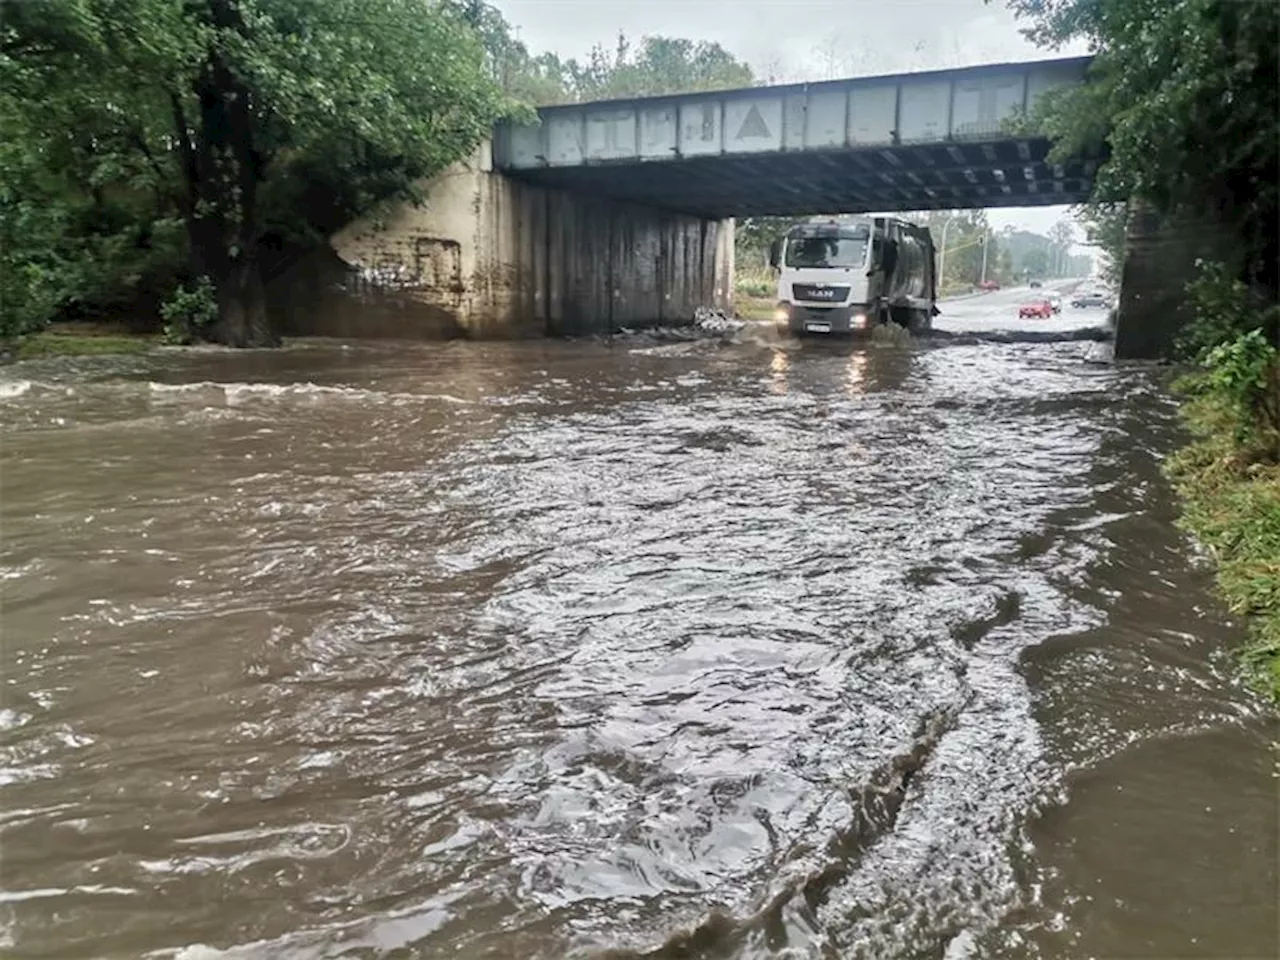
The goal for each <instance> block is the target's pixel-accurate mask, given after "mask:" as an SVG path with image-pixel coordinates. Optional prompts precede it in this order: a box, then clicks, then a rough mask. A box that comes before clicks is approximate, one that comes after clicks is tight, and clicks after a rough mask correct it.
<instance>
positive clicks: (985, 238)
mask: <svg viewBox="0 0 1280 960" xmlns="http://www.w3.org/2000/svg"><path fill="white" fill-rule="evenodd" d="M990 241H991V229H990V228H989V227H988V228H987V229H986V231H985V232H984V233H983V234H982V280H981V281H980V282H981V283H986V282H987V245H988V244H989V243H990Z"/></svg>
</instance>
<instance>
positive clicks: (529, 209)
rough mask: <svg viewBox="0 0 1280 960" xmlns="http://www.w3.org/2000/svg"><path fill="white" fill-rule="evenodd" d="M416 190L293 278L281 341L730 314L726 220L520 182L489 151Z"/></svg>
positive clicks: (567, 329)
mask: <svg viewBox="0 0 1280 960" xmlns="http://www.w3.org/2000/svg"><path fill="white" fill-rule="evenodd" d="M424 195H425V198H426V199H425V202H424V203H423V204H422V205H421V206H413V205H411V204H400V205H398V206H396V207H395V208H394V209H392V210H390V211H389V212H388V213H387V214H386V215H385V219H383V220H382V221H380V222H379V221H378V220H376V219H374V218H372V217H370V218H366V219H364V220H360V221H357V222H355V223H352V224H350V225H349V226H348V227H346V228H345V229H343V230H342V231H340V232H339V233H338V234H336V235H335V236H334V237H333V238H332V239H331V241H330V246H331V247H332V250H333V252H334V254H335V255H336V257H334V258H330V259H331V262H330V263H329V264H328V265H326V266H324V267H323V268H320V269H318V270H317V268H316V267H315V266H314V265H313V266H312V267H311V268H310V269H309V270H308V271H304V272H303V273H302V274H301V275H300V276H299V277H295V278H294V279H293V282H292V284H291V286H292V288H293V289H292V291H291V293H290V295H289V297H290V300H291V301H292V305H291V309H290V310H289V311H288V312H289V314H290V322H289V323H288V329H287V332H288V333H290V334H293V335H312V336H344V337H399V338H431V337H439V336H450V335H452V336H472V337H493V338H511V337H535V336H546V335H550V336H582V335H592V334H605V333H609V332H610V331H611V330H615V329H617V328H618V327H622V326H644V325H652V324H671V325H676V324H681V323H688V322H691V321H692V319H693V315H694V311H695V310H696V309H697V308H699V307H715V308H719V309H729V308H731V306H732V295H733V220H732V219H707V218H703V217H698V216H691V215H682V214H676V213H670V212H667V211H663V210H659V209H656V208H654V207H650V206H645V205H640V204H635V203H627V202H621V201H617V200H608V199H604V198H600V197H595V196H590V195H586V194H580V193H575V192H570V191H566V190H562V189H555V188H549V187H545V186H539V185H536V184H530V183H524V182H520V181H517V180H514V179H511V178H509V177H507V176H505V175H503V174H502V173H501V172H498V171H496V170H495V169H494V167H493V163H492V153H491V149H490V145H489V144H484V145H483V146H482V147H481V148H480V149H479V150H478V151H477V153H476V155H475V156H474V157H473V158H472V159H471V160H470V161H468V162H466V163H461V164H458V165H456V166H454V167H452V168H450V169H449V170H446V171H445V172H443V173H442V174H440V175H439V176H437V177H435V178H434V179H433V180H431V181H430V182H429V183H427V184H426V185H425V187H424Z"/></svg>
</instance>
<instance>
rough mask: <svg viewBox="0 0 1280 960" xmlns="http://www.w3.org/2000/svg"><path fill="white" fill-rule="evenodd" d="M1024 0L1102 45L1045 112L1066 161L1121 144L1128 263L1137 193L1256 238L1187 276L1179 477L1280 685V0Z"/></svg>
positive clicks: (1105, 187)
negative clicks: (1085, 76) (1184, 426)
mask: <svg viewBox="0 0 1280 960" xmlns="http://www.w3.org/2000/svg"><path fill="white" fill-rule="evenodd" d="M1009 6H1011V7H1012V8H1013V9H1014V10H1015V11H1017V12H1018V13H1019V14H1020V15H1021V16H1023V17H1024V18H1026V20H1027V22H1028V23H1029V25H1030V28H1029V31H1028V32H1029V33H1030V35H1031V36H1032V38H1033V39H1035V40H1037V41H1038V42H1040V43H1042V44H1044V45H1046V46H1050V47H1055V46H1058V45H1060V44H1062V43H1064V42H1067V41H1069V40H1073V39H1080V38H1083V39H1085V40H1087V41H1088V42H1089V43H1090V45H1091V46H1092V48H1093V49H1094V50H1095V51H1096V52H1097V58H1096V60H1095V62H1094V65H1093V67H1092V69H1091V77H1090V82H1089V83H1088V84H1086V85H1085V86H1083V87H1080V88H1075V89H1069V90H1063V91H1060V92H1057V93H1055V94H1054V95H1053V96H1050V97H1046V98H1045V100H1044V108H1043V109H1042V111H1041V112H1040V114H1039V116H1037V117H1036V118H1034V122H1035V123H1037V124H1038V125H1039V126H1040V127H1041V128H1042V129H1043V130H1045V131H1046V132H1048V133H1050V134H1051V135H1053V136H1054V137H1056V138H1057V140H1058V143H1057V146H1056V148H1055V149H1056V151H1057V155H1058V156H1066V155H1069V154H1071V153H1074V152H1076V151H1079V150H1080V149H1082V148H1088V147H1097V146H1099V145H1101V144H1102V143H1103V141H1104V140H1105V142H1106V145H1107V147H1108V148H1109V151H1110V156H1109V159H1108V160H1107V162H1106V163H1105V164H1104V165H1103V167H1102V169H1101V170H1100V171H1099V176H1098V180H1097V186H1096V189H1095V195H1094V202H1093V204H1092V205H1091V207H1090V210H1089V212H1088V215H1089V221H1090V234H1091V237H1092V238H1093V239H1094V240H1095V242H1098V243H1099V244H1100V245H1101V246H1102V248H1103V250H1104V252H1106V253H1108V254H1109V259H1111V261H1112V269H1113V270H1118V269H1119V268H1120V266H1121V259H1122V256H1123V243H1124V230H1125V202H1126V201H1130V200H1137V201H1140V202H1141V203H1143V204H1145V205H1147V206H1148V207H1149V208H1151V209H1152V210H1154V211H1155V212H1157V213H1158V214H1163V215H1166V216H1167V215H1174V214H1178V213H1184V212H1190V213H1193V214H1195V215H1198V216H1210V217H1214V218H1216V219H1217V220H1218V221H1219V222H1220V223H1222V224H1223V225H1225V226H1226V227H1228V228H1230V231H1231V232H1232V233H1234V234H1235V235H1236V236H1238V237H1240V238H1241V241H1242V250H1241V251H1240V252H1241V253H1242V254H1243V255H1242V256H1241V257H1240V258H1239V262H1238V264H1235V265H1233V266H1231V267H1227V266H1224V264H1223V263H1216V262H1214V263H1201V264H1200V265H1199V268H1198V272H1197V275H1196V276H1195V277H1193V278H1192V279H1191V281H1190V282H1189V283H1188V284H1187V286H1186V290H1187V298H1188V305H1189V307H1190V308H1191V313H1192V315H1193V317H1194V319H1193V320H1192V322H1191V323H1190V325H1189V326H1188V327H1187V328H1186V329H1185V330H1183V331H1182V332H1181V335H1180V337H1179V338H1178V341H1177V352H1178V356H1179V358H1180V359H1182V360H1184V361H1188V362H1190V363H1193V364H1194V365H1195V367H1196V370H1197V373H1196V374H1195V375H1193V376H1192V377H1190V378H1187V379H1185V380H1184V381H1183V382H1182V383H1181V385H1180V389H1181V390H1182V391H1183V393H1184V396H1185V403H1184V414H1185V416H1186V419H1187V422H1188V424H1189V426H1190V428H1191V430H1192V431H1193V433H1194V436H1195V440H1194V442H1193V443H1192V444H1191V445H1190V446H1189V447H1187V448H1186V449H1185V450H1183V451H1181V452H1180V453H1179V454H1178V455H1177V456H1175V457H1173V458H1172V459H1171V461H1170V463H1169V472H1170V475H1171V476H1172V477H1173V478H1174V480H1175V482H1176V483H1177V486H1178V489H1179V490H1180V491H1181V493H1182V494H1183V497H1184V502H1185V512H1184V518H1183V519H1184V522H1185V524H1186V526H1187V527H1188V528H1189V529H1190V530H1192V531H1194V532H1195V534H1196V535H1197V536H1198V537H1199V538H1200V539H1201V541H1202V542H1204V543H1205V544H1206V545H1207V546H1208V547H1209V549H1210V550H1212V551H1213V553H1214V555H1215V556H1216V557H1217V559H1218V563H1219V573H1218V583H1219V586H1220V587H1221V590H1222V593H1223V595H1224V596H1225V597H1226V599H1227V601H1228V603H1229V604H1230V605H1231V608H1232V609H1233V610H1235V611H1236V612H1238V613H1240V614H1243V615H1246V616H1248V617H1249V618H1250V620H1251V631H1252V637H1253V639H1252V642H1251V644H1250V646H1249V647H1248V649H1247V650H1246V653H1245V661H1246V663H1247V664H1248V665H1249V666H1250V667H1251V668H1252V669H1253V671H1254V675H1255V677H1256V678H1257V679H1258V680H1259V682H1260V683H1261V684H1262V685H1263V686H1265V687H1266V688H1267V689H1269V690H1270V691H1271V692H1272V693H1273V694H1274V695H1276V696H1277V697H1280V354H1278V352H1277V344H1278V343H1280V309H1278V308H1277V306H1276V301H1277V294H1278V293H1280V217H1278V215H1277V211H1278V207H1280V202H1278V201H1280V83H1277V77H1278V76H1280V4H1278V3H1276V2H1275V0H1009ZM1224 253H1225V252H1224ZM1223 259H1224V261H1229V260H1230V259H1231V258H1230V257H1228V256H1224V258H1223ZM1169 282H1171V283H1176V282H1179V278H1176V277H1170V278H1169Z"/></svg>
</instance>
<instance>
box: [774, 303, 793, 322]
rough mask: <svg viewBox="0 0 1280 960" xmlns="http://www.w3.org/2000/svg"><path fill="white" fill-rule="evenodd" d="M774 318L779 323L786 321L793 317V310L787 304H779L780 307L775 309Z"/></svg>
mask: <svg viewBox="0 0 1280 960" xmlns="http://www.w3.org/2000/svg"><path fill="white" fill-rule="evenodd" d="M773 319H774V321H775V322H777V323H786V322H787V321H788V320H790V319H791V311H790V310H788V309H787V308H786V306H784V305H782V304H779V305H778V309H776V310H774V311H773Z"/></svg>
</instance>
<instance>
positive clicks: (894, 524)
mask: <svg viewBox="0 0 1280 960" xmlns="http://www.w3.org/2000/svg"><path fill="white" fill-rule="evenodd" d="M1084 353H1085V345H1080V344H1056V345H1055V344H1034V345H1032V344H1012V345H994V344H978V345H973V344H970V345H950V346H947V345H941V346H939V345H934V346H917V347H915V348H908V347H903V346H884V345H851V344H829V343H805V344H801V345H785V346H784V345H778V344H770V343H767V342H765V343H739V344H728V345H726V344H724V343H713V342H697V343H688V344H679V345H654V344H653V343H652V342H646V341H635V340H631V341H625V342H624V341H619V342H615V343H613V344H612V345H610V344H607V343H577V344H571V343H533V344H474V343H473V344H467V343H453V344H447V345H420V346H414V345H403V344H397V345H385V344H384V345H349V346H343V345H341V344H319V343H303V344H299V345H295V346H294V347H291V348H290V349H287V350H285V351H283V352H279V353H270V352H251V353H237V354H232V353H220V352H204V353H200V352H196V353H178V352H174V353H169V354H166V355H163V356H154V357H144V358H129V359H123V358H93V359H83V360H78V361H68V360H54V361H40V362H33V363H26V364H18V365H14V366H11V367H9V368H7V369H5V370H3V371H0V393H2V394H3V397H2V398H0V427H2V433H0V438H2V440H3V498H2V500H3V507H2V511H0V520H2V522H3V550H2V553H0V576H2V577H3V580H2V589H3V595H2V599H3V631H4V637H3V657H2V660H0V663H2V666H3V700H0V783H2V784H3V785H2V786H0V854H2V860H0V937H2V938H3V939H2V940H0V944H2V945H3V946H2V948H0V952H2V953H3V955H4V956H5V957H58V958H78V957H110V958H115V957H178V958H183V960H197V958H212V957H218V958H263V960H276V958H290V960H293V958H298V960H302V958H306V960H318V958H338V957H343V958H347V957H350V958H401V957H425V958H434V957H449V958H478V957H486V958H516V960H523V958H564V957H571V958H602V957H611V958H626V957H653V958H676V957H726V958H760V957H796V958H800V957H815V958H818V957H820V958H870V960H896V958H917V957H920V958H946V960H960V958H979V957H983V958H985V957H1031V958H1045V960H1047V958H1085V957H1105V958H1120V957H1126V958H1127V957H1134V958H1137V957H1141V958H1158V960H1166V958H1174V957H1221V958H1233V960H1240V958H1262V957H1274V956H1276V955H1277V952H1278V944H1277V866H1276V860H1277V843H1276V829H1277V801H1276V798H1277V782H1278V781H1277V780H1276V779H1275V759H1274V756H1273V754H1272V753H1271V746H1270V744H1271V741H1272V739H1273V736H1274V728H1273V726H1272V721H1271V720H1270V718H1269V715H1268V713H1267V712H1266V710H1265V709H1264V708H1263V706H1262V705H1261V704H1260V703H1259V702H1258V701H1256V700H1255V699H1254V698H1253V697H1251V695H1250V694H1248V693H1247V691H1245V690H1244V689H1243V688H1242V687H1241V685H1240V684H1239V683H1238V682H1237V681H1236V679H1235V678H1234V674H1233V664H1232V660H1231V657H1230V655H1229V652H1228V651H1229V649H1230V648H1231V646H1232V645H1234V644H1236V643H1238V642H1239V641H1240V640H1241V639H1242V633H1241V631H1240V629H1239V627H1238V626H1237V625H1233V624H1231V623H1230V622H1229V621H1228V620H1227V619H1226V618H1225V617H1224V615H1223V613H1222V612H1221V611H1220V609H1219V608H1218V607H1217V605H1216V604H1215V603H1214V601H1213V599H1212V597H1211V594H1210V593H1209V586H1210V573H1209V572H1208V571H1207V570H1206V569H1205V568H1204V564H1203V562H1200V561H1197V560H1196V554H1195V551H1194V549H1193V547H1192V545H1191V544H1190V543H1189V542H1188V541H1187V540H1186V539H1185V538H1184V537H1183V536H1182V535H1181V534H1180V533H1179V532H1178V531H1177V530H1176V529H1175V527H1174V526H1173V525H1172V516H1173V503H1172V499H1171V495H1170V492H1169V489H1168V487H1167V486H1166V484H1165V483H1164V481H1163V480H1162V479H1161V476H1160V473H1159V462H1160V459H1161V458H1162V456H1164V455H1165V454H1166V453H1167V452H1168V451H1170V450H1171V449H1172V448H1173V447H1174V446H1175V444H1176V443H1177V442H1178V433H1177V427H1176V424H1175V421H1174V412H1173V409H1172V406H1171V403H1170V401H1169V400H1168V398H1167V397H1166V396H1165V395H1164V394H1163V393H1162V391H1161V389H1160V388H1159V386H1158V384H1157V382H1156V379H1155V378H1154V377H1153V376H1152V375H1151V374H1149V373H1146V372H1142V371H1136V370H1116V369H1111V368H1106V367H1098V366H1092V365H1090V364H1088V363H1086V362H1084V359H1083V357H1084Z"/></svg>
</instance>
